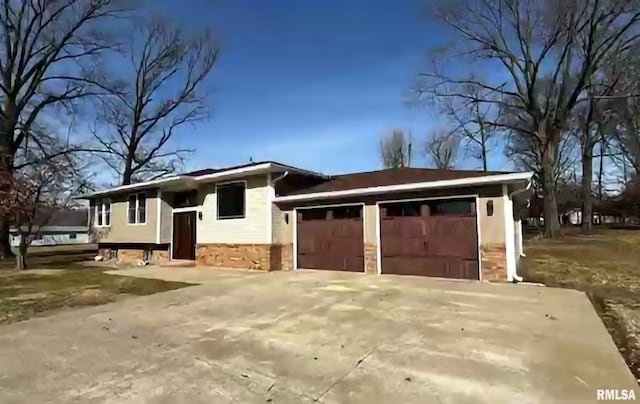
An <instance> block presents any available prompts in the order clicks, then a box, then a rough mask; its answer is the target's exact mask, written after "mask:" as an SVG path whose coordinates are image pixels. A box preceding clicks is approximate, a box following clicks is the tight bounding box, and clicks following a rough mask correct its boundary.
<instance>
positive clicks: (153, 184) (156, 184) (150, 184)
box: [74, 175, 193, 199]
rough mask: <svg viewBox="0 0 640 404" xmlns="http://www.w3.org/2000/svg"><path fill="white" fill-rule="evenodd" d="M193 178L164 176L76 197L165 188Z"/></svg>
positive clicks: (90, 197) (83, 197) (86, 197)
mask: <svg viewBox="0 0 640 404" xmlns="http://www.w3.org/2000/svg"><path fill="white" fill-rule="evenodd" d="M192 180H193V178H192V177H187V176H182V175H178V176H174V177H169V178H163V179H160V180H153V181H145V182H138V183H135V184H130V185H122V186H119V187H114V188H109V189H105V190H102V191H96V192H90V193H87V194H82V195H79V196H76V197H75V198H74V199H92V198H95V197H98V196H107V195H113V194H117V193H121V192H129V191H141V190H144V189H150V188H163V187H166V186H168V185H174V184H175V183H179V182H185V183H188V182H190V181H192Z"/></svg>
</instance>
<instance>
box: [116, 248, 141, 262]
mask: <svg viewBox="0 0 640 404" xmlns="http://www.w3.org/2000/svg"><path fill="white" fill-rule="evenodd" d="M143 254H144V250H129V249H121V250H118V263H137V262H139V261H140V260H142V257H143Z"/></svg>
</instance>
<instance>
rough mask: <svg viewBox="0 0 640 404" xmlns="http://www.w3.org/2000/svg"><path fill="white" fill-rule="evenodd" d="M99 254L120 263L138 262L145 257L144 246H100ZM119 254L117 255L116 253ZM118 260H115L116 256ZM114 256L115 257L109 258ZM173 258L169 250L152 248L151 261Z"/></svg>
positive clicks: (160, 262)
mask: <svg viewBox="0 0 640 404" xmlns="http://www.w3.org/2000/svg"><path fill="white" fill-rule="evenodd" d="M98 254H99V255H102V256H103V257H105V260H106V261H115V262H117V263H118V264H137V263H138V262H139V261H140V260H142V259H143V257H144V248H139V249H138V248H108V247H105V248H100V249H99V250H98ZM116 254H117V255H116ZM116 256H117V257H118V258H117V261H116V260H115V257H116ZM109 257H113V258H109ZM170 260H171V256H170V254H169V250H168V249H167V250H152V253H151V263H152V264H162V263H165V262H167V261H170Z"/></svg>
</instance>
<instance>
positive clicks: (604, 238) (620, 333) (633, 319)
mask: <svg viewBox="0 0 640 404" xmlns="http://www.w3.org/2000/svg"><path fill="white" fill-rule="evenodd" d="M572 233H573V234H568V235H566V236H565V237H563V238H560V239H557V240H530V241H529V242H528V244H527V246H526V247H525V251H526V254H527V258H526V259H525V260H524V265H525V270H524V271H523V274H524V276H525V278H526V280H527V281H532V282H540V283H544V284H545V285H547V286H554V287H563V288H572V289H579V290H582V291H585V292H586V293H587V294H588V295H589V297H590V298H591V301H592V302H593V304H594V306H595V308H596V310H597V311H598V314H599V315H600V317H601V318H602V320H603V322H604V323H605V325H606V326H607V328H608V329H609V332H610V333H611V335H612V337H613V338H614V340H615V341H616V344H617V345H618V348H619V349H620V352H621V353H622V355H623V356H624V357H625V359H626V361H627V364H628V365H629V367H630V369H631V371H632V372H633V373H634V374H635V375H636V377H637V378H639V379H640V231H637V230H636V231H634V230H602V231H600V232H598V233H597V234H594V235H589V236H583V235H580V234H575V232H572Z"/></svg>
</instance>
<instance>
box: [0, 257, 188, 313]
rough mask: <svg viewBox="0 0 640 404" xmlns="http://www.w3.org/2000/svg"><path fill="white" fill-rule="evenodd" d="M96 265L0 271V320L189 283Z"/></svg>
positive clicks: (103, 301)
mask: <svg viewBox="0 0 640 404" xmlns="http://www.w3.org/2000/svg"><path fill="white" fill-rule="evenodd" d="M102 271H103V270H102V269H97V268H78V269H53V270H26V271H22V272H15V271H10V272H9V271H2V272H0V324H3V323H13V322H16V321H22V320H26V319H28V318H30V317H33V316H37V315H46V314H50V313H52V312H54V311H57V310H60V309H63V308H67V307H77V306H95V305H99V304H105V303H109V302H113V301H116V300H118V299H121V298H123V297H126V296H129V295H150V294H153V293H156V292H163V291H166V290H172V289H177V288H182V287H185V286H189V285H190V284H188V283H182V282H166V281H162V280H157V279H142V278H132V277H127V276H114V275H107V274H105V273H103V272H102Z"/></svg>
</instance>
